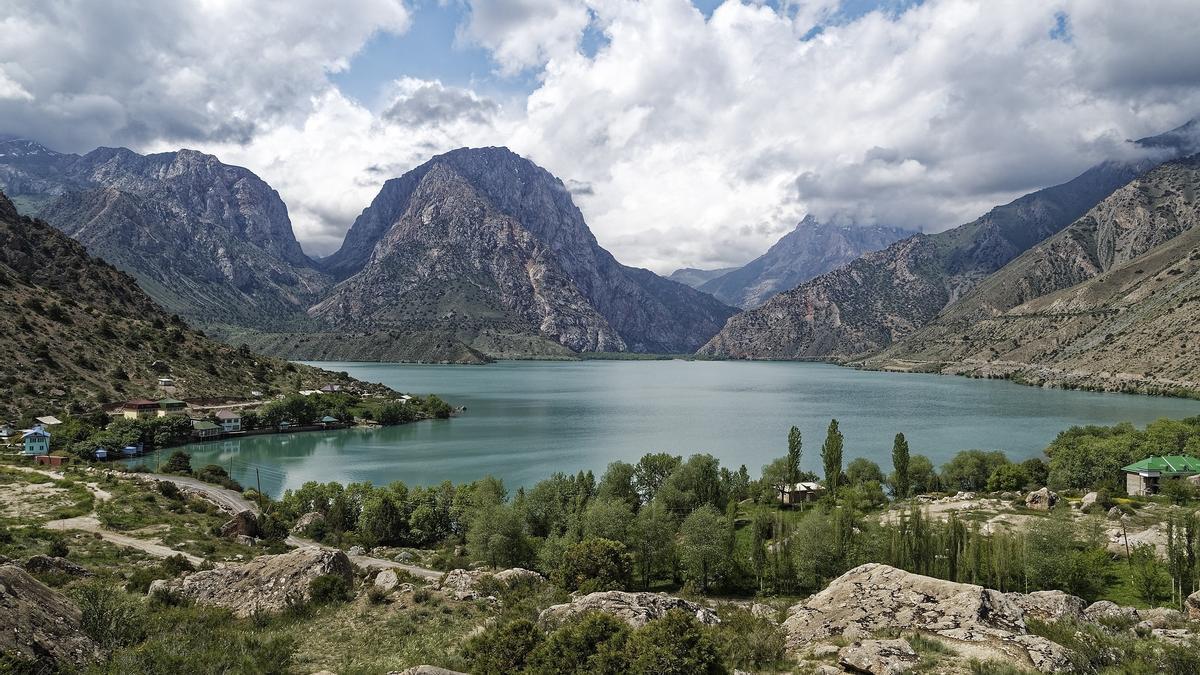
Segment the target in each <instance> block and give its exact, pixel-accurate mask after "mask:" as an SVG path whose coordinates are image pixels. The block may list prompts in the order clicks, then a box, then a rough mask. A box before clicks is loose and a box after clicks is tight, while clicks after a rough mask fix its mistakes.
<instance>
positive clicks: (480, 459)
mask: <svg viewBox="0 0 1200 675" xmlns="http://www.w3.org/2000/svg"><path fill="white" fill-rule="evenodd" d="M313 365H317V366H320V367H322V368H328V369H330V370H338V371H346V372H348V373H350V374H351V375H353V376H354V377H356V378H359V379H362V380H367V381H372V382H382V383H384V384H386V385H388V386H391V387H393V388H395V389H396V390H398V391H401V392H408V393H414V394H427V393H436V394H438V395H440V396H442V397H443V398H445V399H446V400H447V401H449V402H451V403H453V404H454V405H463V406H466V408H467V410H466V412H465V413H464V414H463V415H462V416H460V417H456V418H454V419H451V420H445V421H428V422H418V423H415V424H409V425H404V426H399V427H390V428H386V429H374V430H371V429H346V430H341V431H330V432H308V433H296V434H277V435H267V436H252V437H248V438H245V439H239V440H228V441H217V442H211V443H200V444H193V445H191V446H189V447H187V448H186V449H187V450H188V451H189V452H191V453H192V455H193V464H194V465H196V466H202V465H204V464H222V465H224V466H226V467H228V466H232V467H233V469H234V476H235V477H236V478H237V479H238V480H239V481H241V482H242V483H243V484H244V485H246V486H248V487H251V486H254V485H255V484H256V482H259V483H261V485H262V489H263V491H265V492H267V493H269V494H272V495H279V494H280V493H282V492H283V490H285V489H288V488H295V487H298V486H300V485H301V484H303V483H304V482H305V481H310V480H315V481H341V482H353V481H371V482H373V483H376V484H386V483H389V482H391V481H395V480H402V481H404V482H406V483H408V484H410V485H428V484H433V483H439V482H441V481H443V480H450V481H455V482H459V481H470V480H474V479H477V478H480V477H482V476H485V475H487V474H491V475H494V476H497V477H499V478H502V479H503V480H504V482H505V484H506V485H507V486H509V488H510V489H515V488H516V487H518V486H521V485H530V484H532V483H535V482H537V481H538V480H540V479H542V478H544V477H546V476H548V475H550V474H551V473H554V472H556V471H563V472H575V471H578V470H580V469H591V470H593V471H595V472H596V474H597V476H599V474H600V473H602V472H603V471H604V468H605V466H607V464H608V463H609V462H611V461H614V460H618V459H620V460H627V461H635V460H636V459H637V458H638V457H640V456H641V455H642V454H644V453H646V452H659V451H665V452H671V453H675V454H681V455H687V454H691V453H696V452H708V453H712V454H713V455H715V456H716V457H718V458H719V459H720V460H721V462H722V465H726V466H730V467H732V468H736V467H737V466H738V465H741V464H745V465H746V466H747V467H748V468H749V469H750V471H751V474H752V475H757V474H758V471H759V469H760V468H761V467H762V465H763V464H766V463H767V462H768V461H769V460H771V459H772V458H774V457H777V456H780V455H782V454H784V451H785V450H784V449H785V447H786V438H787V430H788V428H789V427H790V426H792V425H796V426H798V427H800V430H801V431H802V432H803V435H804V460H803V464H804V467H805V468H806V469H811V470H817V469H818V467H819V466H820V456H819V453H820V446H821V441H822V440H823V439H824V436H825V428H826V426H827V425H828V424H829V420H830V418H833V417H836V418H837V419H838V421H839V424H840V426H841V429H842V432H843V433H844V434H845V437H846V451H845V457H846V461H847V462H849V461H850V459H852V458H854V457H860V456H861V457H868V458H870V459H872V460H874V461H876V462H878V463H879V464H880V465H881V466H883V467H884V469H885V470H888V469H889V467H890V457H891V445H892V438H893V436H894V435H895V434H896V432H904V434H905V435H906V436H907V438H908V441H909V445H910V446H911V447H912V451H913V452H914V453H921V454H925V455H928V456H929V457H930V458H931V459H932V460H933V461H934V463H935V464H940V463H941V462H942V461H944V460H946V459H947V458H949V457H950V456H951V455H953V454H954V453H955V452H957V451H958V450H963V449H967V448H984V449H999V450H1004V451H1005V452H1007V453H1009V456H1010V457H1012V458H1014V459H1020V458H1026V457H1032V456H1035V455H1039V454H1041V452H1042V450H1043V449H1044V448H1045V447H1046V445H1047V444H1048V443H1049V442H1050V441H1052V440H1053V439H1054V437H1055V435H1056V434H1057V433H1058V432H1059V431H1061V430H1063V429H1065V428H1067V427H1069V426H1071V425H1075V424H1112V423H1115V422H1120V421H1130V422H1133V423H1135V424H1138V425H1143V424H1146V423H1147V422H1151V421H1153V420H1155V419H1157V418H1159V417H1172V418H1181V417H1187V416H1191V415H1197V414H1200V402H1198V401H1189V400H1181V399H1169V398H1155V397H1146V396H1131V395H1123V394H1098V393H1090V392H1074V391H1062V390H1053V389H1038V388H1034V387H1025V386H1021V385H1017V384H1012V383H1010V382H1004V381H989V380H972V379H967V378H962V377H950V376H939V375H913V374H895V373H878V372H867V371H858V370H853V369H849V368H841V367H838V366H831V365H825V364H814V363H778V362H776V363H771V362H741V361H737V362H732V361H717V362H714V361H574V362H550V361H510V362H501V363H496V364H492V365H486V366H424V365H406V364H379V363H315V364H313Z"/></svg>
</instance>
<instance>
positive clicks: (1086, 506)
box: [1079, 492, 1100, 513]
mask: <svg viewBox="0 0 1200 675" xmlns="http://www.w3.org/2000/svg"><path fill="white" fill-rule="evenodd" d="M1098 501H1100V493H1099V492H1089V493H1087V494H1086V495H1084V496H1083V499H1080V500H1079V510H1080V511H1083V512H1084V513H1087V512H1088V511H1089V510H1091V509H1092V508H1093V507H1095V506H1096V503H1097V502H1098Z"/></svg>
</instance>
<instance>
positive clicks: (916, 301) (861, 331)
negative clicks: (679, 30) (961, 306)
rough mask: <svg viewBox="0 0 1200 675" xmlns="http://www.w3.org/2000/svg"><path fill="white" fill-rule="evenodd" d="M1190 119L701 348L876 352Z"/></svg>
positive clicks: (741, 318)
mask: <svg viewBox="0 0 1200 675" xmlns="http://www.w3.org/2000/svg"><path fill="white" fill-rule="evenodd" d="M1197 131H1198V128H1197V123H1196V122H1195V121H1193V122H1189V123H1188V124H1187V125H1184V126H1183V127H1180V128H1179V129H1176V130H1173V131H1172V132H1168V133H1167V134H1163V135H1161V136H1156V137H1153V138H1150V139H1143V140H1141V141H1137V142H1135V143H1134V144H1133V145H1134V149H1135V150H1137V151H1140V156H1141V158H1140V159H1131V160H1124V161H1118V160H1111V161H1106V162H1103V163H1101V164H1099V165H1097V166H1094V167H1092V168H1090V169H1088V170H1087V171H1085V172H1084V173H1083V174H1081V175H1080V176H1078V177H1076V178H1074V179H1073V180H1071V181H1068V182H1066V183H1064V184H1062V185H1057V186H1054V187H1050V188H1045V189H1043V190H1038V191H1036V192H1033V193H1031V194H1028V195H1025V196H1023V197H1020V198H1018V199H1016V200H1014V201H1013V202H1010V203H1009V204H1005V205H1003V206H998V207H996V208H994V209H992V210H991V211H989V212H988V213H986V214H984V215H983V216H981V217H980V218H978V219H976V220H974V221H972V222H970V223H967V224H965V225H961V226H959V227H956V228H953V229H951V230H947V231H945V232H940V233H937V234H918V235H915V236H913V237H909V238H907V239H903V240H900V241H898V242H895V243H893V244H892V245H890V246H888V247H887V248H885V249H883V250H882V251H877V252H874V253H868V254H866V255H864V256H862V257H860V258H858V259H856V260H854V261H853V262H851V263H850V264H848V265H844V266H842V267H839V268H837V269H835V270H833V271H832V272H829V273H827V274H824V275H821V276H818V277H816V278H813V279H811V280H809V281H807V282H804V283H802V284H800V285H799V286H797V287H796V288H794V289H792V290H790V291H787V292H785V293H781V294H779V295H777V296H775V297H774V298H772V299H771V300H769V301H767V302H766V303H764V304H763V305H762V306H760V307H758V308H756V309H753V310H749V311H747V312H744V313H742V314H739V315H737V316H735V317H733V318H731V319H730V321H729V322H728V323H727V324H726V326H725V328H723V329H722V330H721V332H720V333H718V334H717V335H716V336H714V337H713V339H712V340H710V341H709V342H708V343H707V344H706V345H705V346H704V347H702V348H701V349H700V353H701V354H703V355H707V356H713V357H724V358H752V359H824V360H837V361H844V360H849V359H854V358H856V357H857V358H862V357H865V356H867V355H870V354H873V353H875V352H878V351H879V350H881V349H883V348H885V347H887V346H888V345H890V344H892V343H894V342H896V341H897V340H899V339H901V338H903V337H905V336H907V335H909V334H911V333H913V332H914V331H916V330H917V329H919V328H920V327H922V326H924V325H925V324H927V323H929V322H930V321H932V320H933V319H934V318H935V317H936V316H938V314H940V313H941V312H942V311H943V310H944V309H946V308H947V307H949V306H951V305H952V304H953V303H955V302H956V301H958V300H959V299H961V298H963V297H964V296H966V295H967V294H969V293H970V292H971V291H972V290H974V288H975V287H976V286H978V285H979V284H980V283H981V282H982V281H983V280H984V279H986V278H987V277H988V275H990V274H992V273H994V272H996V271H997V270H999V269H1000V268H1002V267H1003V266H1004V265H1006V264H1008V263H1009V262H1010V261H1011V260H1013V259H1014V258H1016V257H1017V256H1019V255H1020V254H1022V253H1024V252H1025V251H1026V250H1028V249H1029V248H1031V247H1033V246H1034V245H1035V244H1037V243H1039V242H1041V241H1042V240H1044V239H1046V238H1047V237H1049V236H1051V235H1053V234H1055V233H1057V232H1058V231H1060V230H1061V229H1063V228H1064V227H1066V226H1068V225H1070V224H1071V223H1073V222H1074V221H1075V220H1077V219H1078V218H1080V217H1081V216H1083V215H1084V214H1085V213H1086V212H1087V211H1088V210H1089V209H1091V208H1092V207H1094V206H1095V205H1096V204H1098V203H1100V201H1101V200H1103V199H1104V198H1106V197H1107V196H1109V195H1110V194H1112V193H1113V192H1114V191H1115V190H1117V189H1118V188H1120V187H1121V186H1123V185H1125V184H1127V183H1129V181H1131V180H1133V179H1134V178H1136V177H1137V176H1139V175H1141V174H1142V173H1144V172H1145V171H1147V170H1149V169H1151V168H1153V167H1154V166H1156V165H1157V164H1158V163H1160V162H1161V161H1163V160H1165V159H1168V158H1169V157H1170V156H1171V155H1172V154H1179V153H1182V152H1186V151H1187V150H1188V149H1189V148H1190V147H1191V144H1192V143H1193V139H1195V138H1196V137H1197V135H1196V132H1197Z"/></svg>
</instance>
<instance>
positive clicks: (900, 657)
mask: <svg viewBox="0 0 1200 675" xmlns="http://www.w3.org/2000/svg"><path fill="white" fill-rule="evenodd" d="M838 663H840V664H842V666H844V667H845V668H847V669H849V670H850V671H851V672H856V673H869V675H899V674H900V673H906V672H908V671H909V670H912V667H913V666H914V665H916V663H917V653H916V652H915V651H913V648H912V647H911V646H910V645H909V644H908V641H907V640H862V641H860V642H855V643H854V644H852V645H849V646H846V647H843V648H842V650H841V651H840V652H838Z"/></svg>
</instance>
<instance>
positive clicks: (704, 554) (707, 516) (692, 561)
mask: <svg viewBox="0 0 1200 675" xmlns="http://www.w3.org/2000/svg"><path fill="white" fill-rule="evenodd" d="M724 531H725V521H724V519H723V518H722V517H721V514H720V512H718V511H717V510H716V509H715V508H713V507H712V506H710V505H708V504H705V505H703V506H701V507H700V508H698V509H696V510H695V511H692V512H691V513H690V514H688V517H687V518H684V519H683V525H682V526H681V527H680V531H679V533H680V541H679V556H680V559H681V560H682V562H683V567H684V571H685V574H686V576H687V578H688V579H689V580H691V581H694V582H696V583H697V584H698V585H699V587H700V591H701V592H707V591H708V584H709V581H711V580H712V577H713V575H714V574H715V573H716V572H717V571H718V570H719V569H720V567H721V563H722V562H723V561H724V560H725V554H726V546H725V542H724V540H723V537H722V534H723V533H724Z"/></svg>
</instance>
